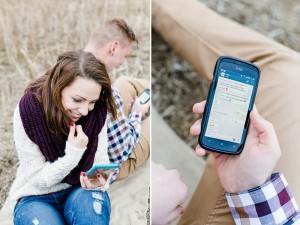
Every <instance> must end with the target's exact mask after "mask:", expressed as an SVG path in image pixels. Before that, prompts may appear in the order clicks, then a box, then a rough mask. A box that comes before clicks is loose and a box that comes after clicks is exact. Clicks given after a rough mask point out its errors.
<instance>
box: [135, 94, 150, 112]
mask: <svg viewBox="0 0 300 225" xmlns="http://www.w3.org/2000/svg"><path fill="white" fill-rule="evenodd" d="M149 107H150V101H148V102H147V103H145V104H141V103H140V100H139V98H138V97H136V99H135V101H133V103H132V109H131V110H132V111H136V112H141V113H142V114H143V116H144V115H145V114H146V113H147V112H148V111H149Z"/></svg>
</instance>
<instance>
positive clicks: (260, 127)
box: [250, 109, 277, 143]
mask: <svg viewBox="0 0 300 225" xmlns="http://www.w3.org/2000/svg"><path fill="white" fill-rule="evenodd" d="M250 119H251V121H252V125H253V127H254V129H255V130H256V131H257V132H258V135H259V138H260V141H262V142H263V143H272V142H274V140H277V137H276V133H275V129H274V127H273V125H272V123H270V122H269V121H267V120H265V119H264V118H262V117H261V116H260V115H259V114H258V111H257V110H256V109H254V110H253V111H252V112H251V114H250Z"/></svg>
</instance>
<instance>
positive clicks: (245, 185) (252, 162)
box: [190, 101, 281, 193]
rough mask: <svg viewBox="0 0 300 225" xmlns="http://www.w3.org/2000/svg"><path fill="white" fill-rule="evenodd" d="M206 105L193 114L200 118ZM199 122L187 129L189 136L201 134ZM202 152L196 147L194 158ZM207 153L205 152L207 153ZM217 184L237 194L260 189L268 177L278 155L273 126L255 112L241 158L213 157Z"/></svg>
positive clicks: (202, 151)
mask: <svg viewBox="0 0 300 225" xmlns="http://www.w3.org/2000/svg"><path fill="white" fill-rule="evenodd" d="M205 104H206V102H205V101H203V102H200V103H197V104H195V105H194V107H193V111H194V113H196V114H203V113H204V108H205ZM201 122H202V120H201V119H200V120H197V121H196V122H195V123H194V125H193V126H192V127H191V129H190V133H191V134H192V135H199V134H200V132H201ZM205 152H206V151H205V149H203V148H201V147H200V146H199V145H198V146H197V147H196V154H197V155H198V156H202V155H204V154H205ZM207 152H208V151H207ZM208 153H210V154H213V155H214V157H215V160H216V166H217V170H218V174H219V178H220V182H221V184H222V186H223V188H224V189H225V191H226V192H231V193H236V192H240V191H244V190H249V189H251V188H254V187H257V186H260V185H262V184H263V183H264V182H265V181H266V180H267V179H268V178H269V177H270V175H271V173H272V171H273V169H274V167H275V165H276V163H277V161H278V160H279V158H280V155H281V151H280V147H279V143H278V139H277V136H276V133H275V130H274V127H273V125H272V124H271V123H270V122H268V121H266V120H265V119H263V118H262V117H261V116H260V115H259V114H258V111H257V109H256V108H254V109H253V111H252V112H251V114H250V127H249V130H248V134H247V137H246V142H245V146H244V150H243V151H242V153H241V154H240V155H226V154H219V153H212V152H208Z"/></svg>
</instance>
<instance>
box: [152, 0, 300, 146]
mask: <svg viewBox="0 0 300 225" xmlns="http://www.w3.org/2000/svg"><path fill="white" fill-rule="evenodd" d="M201 2H204V3H205V4H207V5H208V6H209V7H211V8H213V9H214V10H215V11H218V12H219V13H220V14H223V15H224V16H226V17H228V18H231V19H233V20H235V21H237V22H239V23H241V24H244V25H245V26H248V27H251V28H253V29H255V30H257V31H259V32H260V33H263V34H264V35H266V36H268V37H270V38H272V39H274V40H276V41H278V42H280V43H282V44H284V45H286V46H288V47H290V48H292V49H294V50H296V51H300V27H299V21H300V3H299V1H298V0H282V1H279V0H277V1H274V0H252V1H249V0H201ZM207 92H208V82H207V81H206V80H204V79H202V78H201V76H199V75H198V74H197V73H196V72H195V71H194V69H193V68H192V67H191V65H189V64H188V63H186V62H185V61H184V60H182V59H181V58H180V57H179V56H178V55H177V54H176V53H175V52H174V50H172V49H171V48H170V47H169V46H168V45H167V44H166V43H165V42H164V41H163V40H162V39H161V38H160V36H159V35H158V34H156V33H152V93H153V96H152V102H153V104H154V106H155V107H156V108H157V109H158V111H159V112H160V113H161V114H162V116H163V117H164V119H165V120H166V121H167V123H168V124H169V125H170V126H171V127H172V128H173V129H174V131H175V132H176V133H177V134H178V135H179V136H180V137H181V138H182V139H183V140H185V141H186V142H187V143H188V144H189V145H190V146H191V147H192V148H194V147H195V146H196V144H197V138H196V137H192V136H191V135H190V134H189V128H190V126H191V125H192V124H193V122H194V121H195V119H197V117H195V116H194V115H193V113H192V111H191V109H192V105H193V104H194V103H195V102H198V101H201V100H203V99H205V98H206V96H207Z"/></svg>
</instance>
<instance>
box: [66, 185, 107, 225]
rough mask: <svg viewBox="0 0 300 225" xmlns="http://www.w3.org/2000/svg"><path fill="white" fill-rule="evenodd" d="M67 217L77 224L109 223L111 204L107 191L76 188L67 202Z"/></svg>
mask: <svg viewBox="0 0 300 225" xmlns="http://www.w3.org/2000/svg"><path fill="white" fill-rule="evenodd" d="M64 213H65V218H66V220H67V221H68V222H70V221H76V224H109V219H110V213H111V205H110V200H109V197H108V194H107V192H101V191H92V190H85V189H83V188H81V187H80V188H77V189H75V190H74V191H73V192H72V193H71V194H70V195H69V197H68V199H67V201H66V204H65V209H64Z"/></svg>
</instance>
